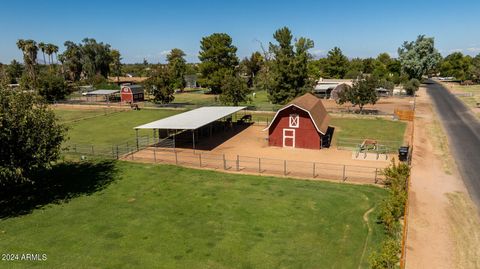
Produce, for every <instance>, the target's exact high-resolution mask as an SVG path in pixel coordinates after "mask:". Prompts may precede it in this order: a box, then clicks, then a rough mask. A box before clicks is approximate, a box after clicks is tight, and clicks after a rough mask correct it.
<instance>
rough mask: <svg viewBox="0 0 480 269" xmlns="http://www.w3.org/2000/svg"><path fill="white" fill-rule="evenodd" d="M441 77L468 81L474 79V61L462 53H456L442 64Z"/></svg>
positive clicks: (446, 58)
mask: <svg viewBox="0 0 480 269" xmlns="http://www.w3.org/2000/svg"><path fill="white" fill-rule="evenodd" d="M439 69H440V75H441V76H445V77H455V78H456V79H460V80H466V79H472V77H473V59H472V57H470V56H464V55H463V54H462V53H461V52H454V53H452V54H450V55H448V56H447V57H445V58H444V59H443V60H442V61H441V63H440V68H439Z"/></svg>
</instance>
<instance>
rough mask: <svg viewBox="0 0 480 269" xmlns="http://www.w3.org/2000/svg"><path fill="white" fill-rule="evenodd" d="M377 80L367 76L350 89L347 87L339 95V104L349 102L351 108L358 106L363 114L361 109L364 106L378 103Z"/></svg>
mask: <svg viewBox="0 0 480 269" xmlns="http://www.w3.org/2000/svg"><path fill="white" fill-rule="evenodd" d="M377 88H378V80H377V78H375V77H373V76H368V77H366V78H364V79H360V80H357V81H355V82H354V83H353V86H352V87H348V88H347V89H345V90H344V91H342V92H340V93H339V99H338V100H337V102H338V103H339V104H344V103H347V102H350V103H351V104H352V106H354V107H355V106H358V107H359V108H360V113H362V112H363V107H364V106H365V105H366V104H372V105H374V104H375V103H376V102H377V101H378V96H377V91H376V89H377Z"/></svg>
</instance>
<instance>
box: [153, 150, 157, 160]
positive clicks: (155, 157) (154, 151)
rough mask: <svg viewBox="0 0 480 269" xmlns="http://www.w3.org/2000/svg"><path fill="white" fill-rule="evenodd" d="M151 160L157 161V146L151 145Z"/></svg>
mask: <svg viewBox="0 0 480 269" xmlns="http://www.w3.org/2000/svg"><path fill="white" fill-rule="evenodd" d="M153 162H154V163H156V162H157V148H156V147H153Z"/></svg>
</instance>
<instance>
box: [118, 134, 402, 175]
mask: <svg viewBox="0 0 480 269" xmlns="http://www.w3.org/2000/svg"><path fill="white" fill-rule="evenodd" d="M264 128H265V127H264V126H256V125H251V126H248V127H246V128H242V129H240V130H237V132H235V131H234V130H230V131H226V132H223V133H222V132H220V133H217V134H215V135H214V136H212V137H211V138H203V139H200V140H199V141H198V143H197V144H196V148H195V150H194V149H193V148H192V146H191V144H190V146H186V147H182V148H179V147H177V148H175V150H174V149H172V148H164V147H158V146H157V147H153V146H152V147H148V148H146V149H143V150H140V151H138V152H135V153H133V155H132V154H130V155H127V156H125V157H124V158H126V159H133V160H137V161H143V162H165V163H175V164H179V165H185V166H195V167H202V168H211V169H221V170H229V171H235V172H244V173H259V174H272V175H284V176H293V177H302V178H325V179H334V180H342V181H350V182H358V183H377V181H379V180H380V179H381V175H380V170H381V169H383V168H385V167H386V166H388V164H389V163H390V161H391V159H392V158H394V157H395V156H394V155H379V158H378V160H377V159H375V158H374V160H371V158H369V159H370V160H363V159H362V157H361V156H360V157H359V158H358V159H354V157H352V151H350V150H338V149H336V148H334V147H331V148H326V149H321V150H311V149H293V148H279V147H269V146H268V141H267V137H268V133H267V132H266V131H263V129H264ZM186 144H188V143H182V145H186Z"/></svg>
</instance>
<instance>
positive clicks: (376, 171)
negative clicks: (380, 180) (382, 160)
mask: <svg viewBox="0 0 480 269" xmlns="http://www.w3.org/2000/svg"><path fill="white" fill-rule="evenodd" d="M377 173H378V168H375V184H377Z"/></svg>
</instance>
